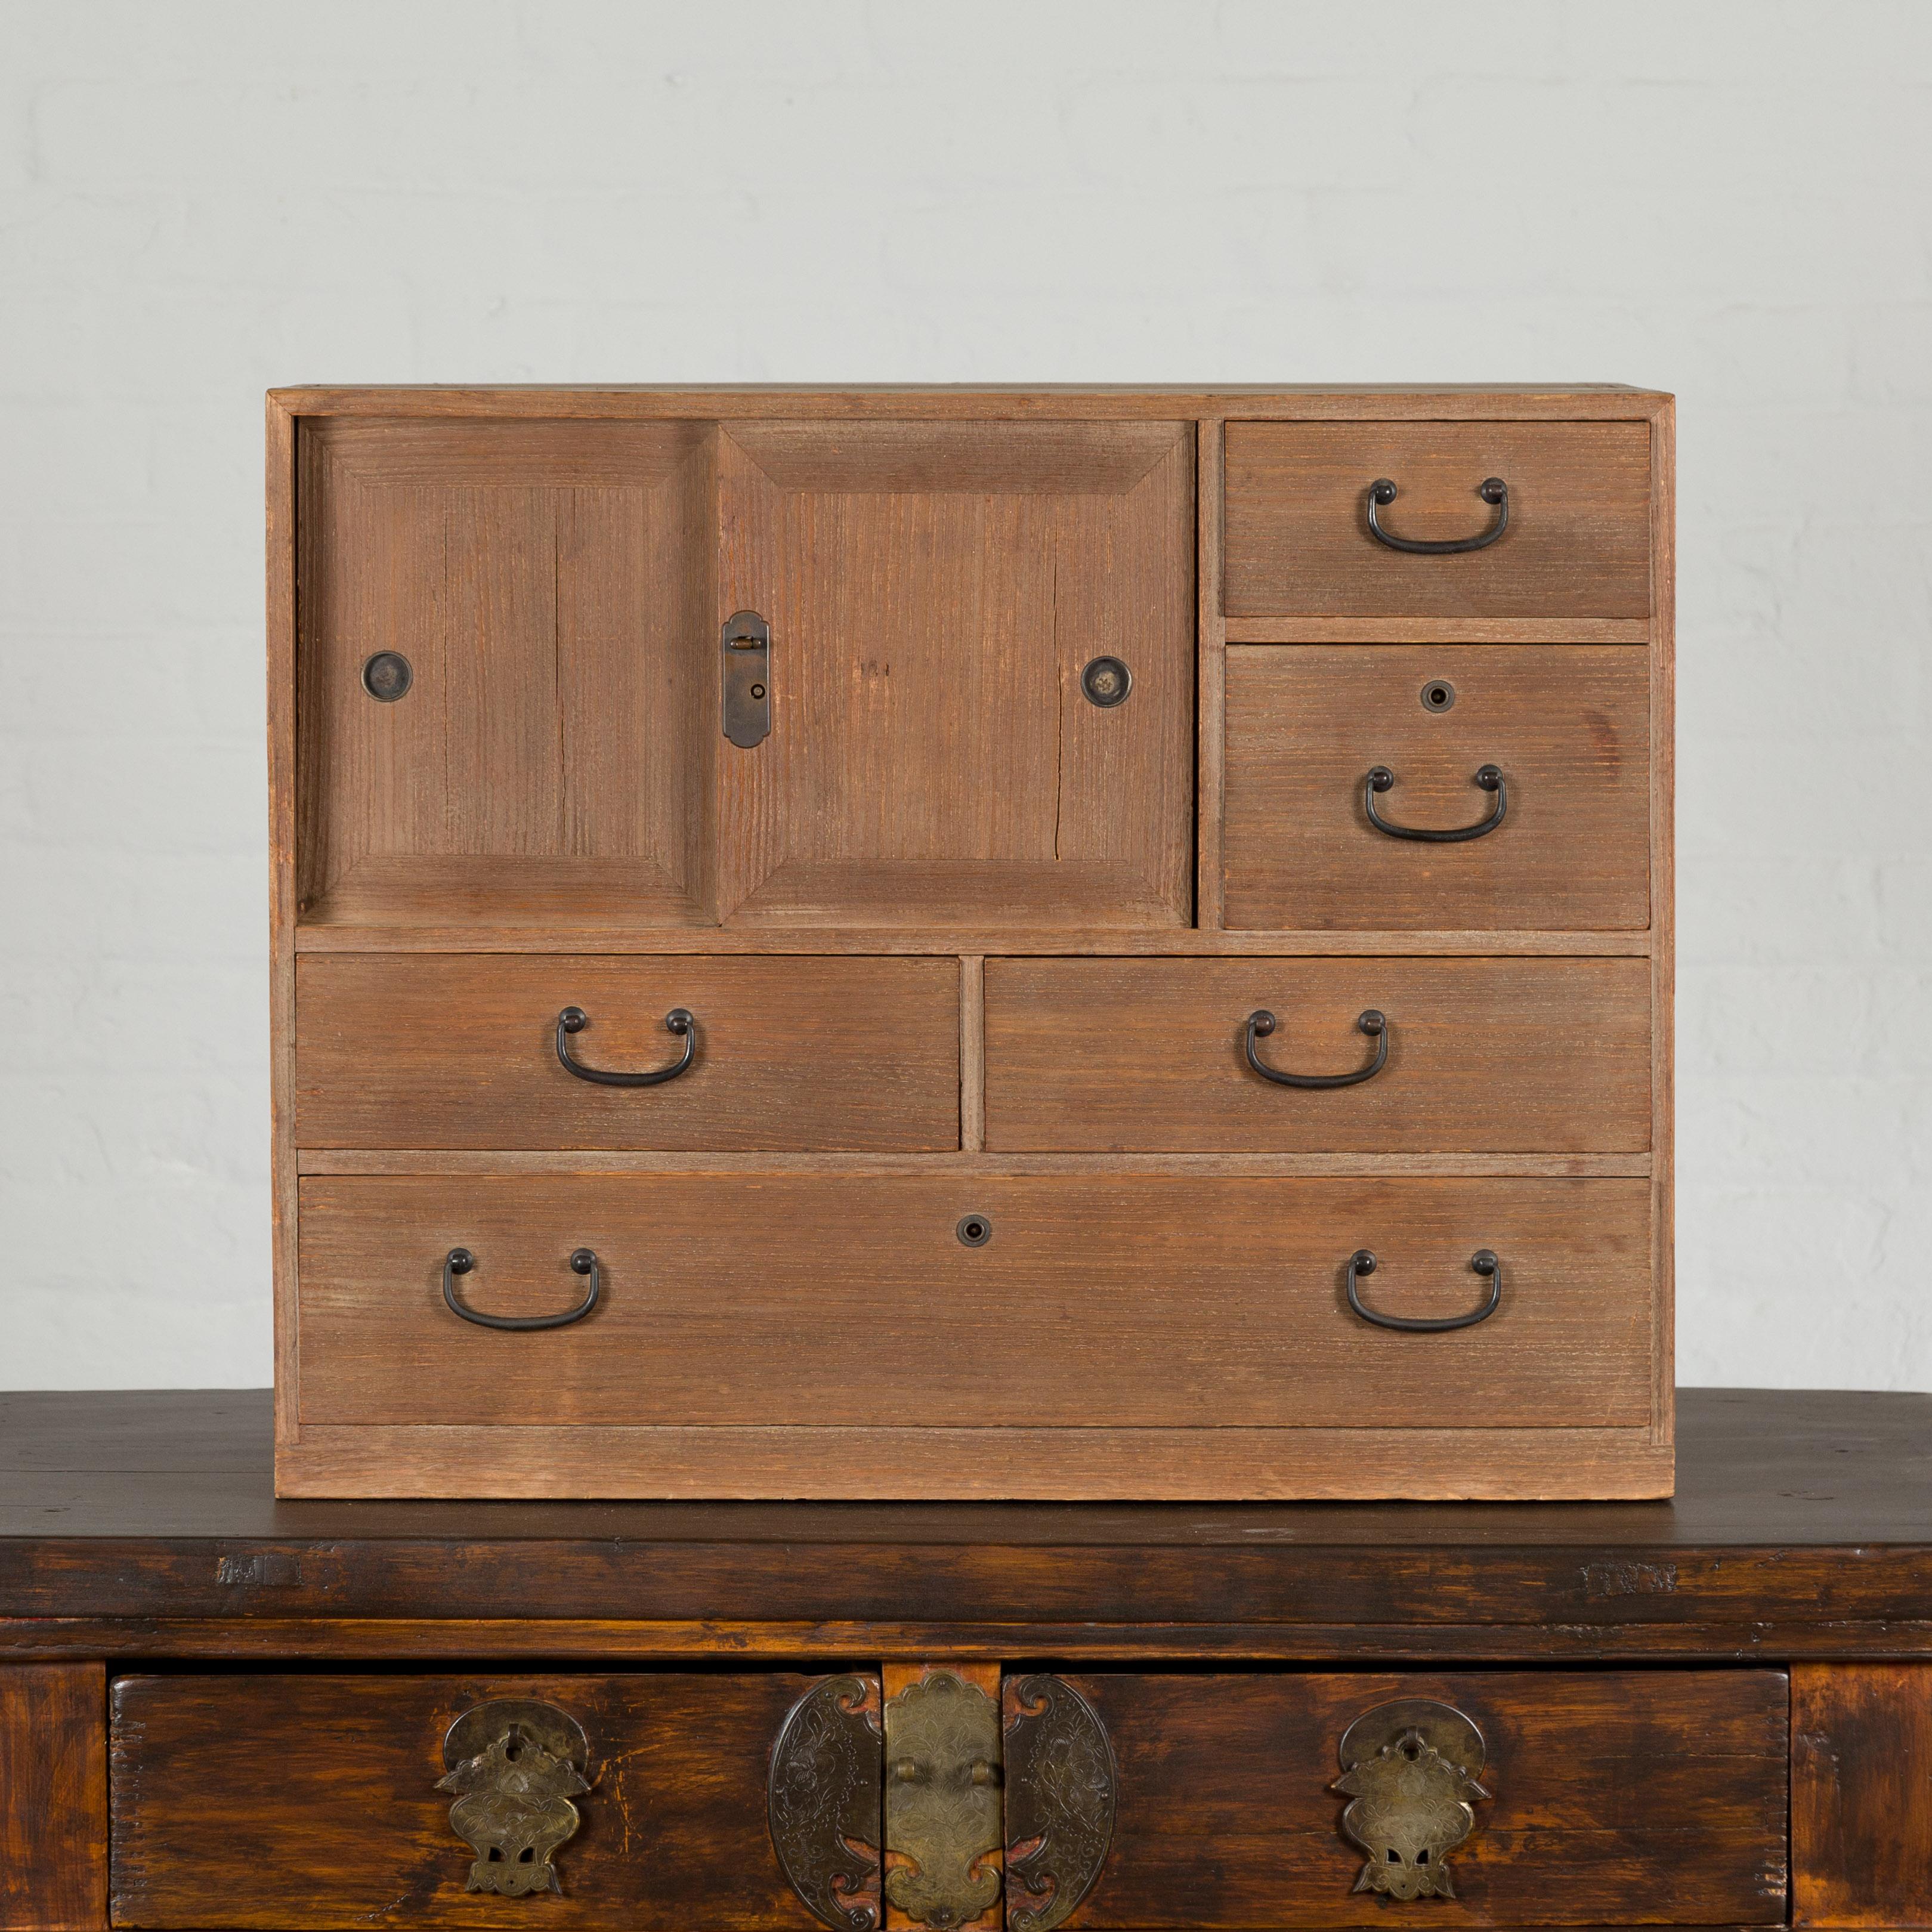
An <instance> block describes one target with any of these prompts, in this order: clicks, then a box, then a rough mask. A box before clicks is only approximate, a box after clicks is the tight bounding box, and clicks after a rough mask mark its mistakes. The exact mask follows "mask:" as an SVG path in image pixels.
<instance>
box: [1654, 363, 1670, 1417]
mask: <svg viewBox="0 0 1932 1932" xmlns="http://www.w3.org/2000/svg"><path fill="white" fill-rule="evenodd" d="M1650 455H1651V517H1652V527H1651V541H1650V558H1651V609H1652V617H1653V629H1652V637H1651V646H1650V659H1651V661H1650V880H1651V885H1650V924H1651V932H1652V946H1651V960H1650V970H1651V1008H1652V1013H1653V1014H1654V1015H1655V1024H1654V1025H1653V1026H1652V1030H1651V1056H1652V1070H1651V1106H1652V1109H1654V1110H1655V1120H1654V1121H1653V1123H1652V1127H1651V1146H1652V1150H1653V1151H1654V1152H1655V1155H1656V1159H1657V1168H1656V1186H1655V1202H1654V1205H1653V1207H1652V1223H1651V1226H1652V1239H1653V1241H1655V1244H1656V1250H1657V1252H1656V1256H1655V1260H1654V1261H1653V1262H1652V1268H1651V1274H1652V1280H1653V1281H1654V1282H1655V1285H1656V1300H1655V1302H1654V1303H1653V1304H1652V1307H1653V1308H1654V1310H1655V1316H1656V1322H1657V1339H1656V1341H1655V1345H1654V1346H1653V1349H1652V1355H1653V1358H1654V1359H1655V1363H1656V1370H1657V1389H1656V1406H1657V1420H1656V1424H1655V1428H1656V1432H1657V1438H1658V1441H1659V1442H1668V1441H1669V1440H1670V1435H1671V1430H1672V1427H1673V1424H1672V1405H1673V1403H1674V1402H1675V1401H1676V1394H1677V1376H1676V1361H1677V1322H1676V1313H1677V1032H1676V1029H1677V1019H1676V1014H1677V1002H1676V986H1677V805H1676V798H1677V407H1676V404H1674V403H1673V402H1671V401H1668V400H1666V401H1664V403H1663V404H1662V405H1661V407H1660V408H1659V410H1658V414H1657V417H1656V419H1655V422H1654V423H1653V424H1652V432H1651V441H1650Z"/></svg>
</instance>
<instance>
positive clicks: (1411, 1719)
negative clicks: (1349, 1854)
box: [1329, 1697, 1490, 1900]
mask: <svg viewBox="0 0 1932 1932" xmlns="http://www.w3.org/2000/svg"><path fill="white" fill-rule="evenodd" d="M1486 1755H1487V1751H1486V1748H1485V1746H1484V1743H1483V1734H1482V1733H1481V1731H1479V1730H1477V1728H1476V1727H1475V1724H1473V1723H1472V1722H1471V1721H1470V1720H1469V1718H1466V1717H1465V1716H1464V1715H1463V1713H1462V1712H1460V1711H1459V1710H1457V1709H1456V1708H1455V1707H1454V1705H1451V1704H1439V1703H1436V1702H1434V1701H1433V1700H1432V1699H1430V1698H1427V1697H1403V1698H1399V1699H1397V1700H1396V1701H1395V1702H1394V1703H1389V1704H1379V1705H1377V1706H1376V1708H1375V1709H1373V1711H1367V1712H1364V1713H1363V1715H1361V1717H1359V1718H1357V1719H1356V1720H1355V1722H1354V1723H1353V1724H1351V1725H1350V1726H1349V1728H1348V1730H1346V1731H1345V1732H1344V1733H1343V1734H1342V1744H1341V1750H1340V1757H1341V1760H1342V1775H1341V1776H1340V1778H1337V1780H1336V1781H1335V1782H1334V1784H1333V1785H1331V1787H1329V1788H1330V1790H1334V1791H1340V1792H1342V1793H1346V1796H1347V1797H1348V1799H1349V1803H1348V1805H1347V1806H1346V1808H1344V1810H1343V1813H1342V1829H1343V1831H1344V1832H1346V1833H1347V1834H1348V1835H1349V1837H1350V1838H1352V1839H1354V1840H1355V1843H1357V1844H1358V1845H1360V1846H1361V1848H1362V1849H1363V1850H1364V1851H1365V1852H1367V1853H1368V1859H1367V1862H1366V1863H1365V1864H1364V1865H1363V1867H1362V1869H1361V1873H1360V1875H1359V1876H1358V1877H1357V1879H1356V1880H1355V1889H1356V1891H1379V1892H1382V1893H1383V1894H1385V1895H1386V1896H1387V1897H1390V1898H1392V1899H1404V1900H1406V1899H1412V1898H1454V1897H1455V1896H1456V1888H1455V1885H1454V1884H1453V1883H1452V1882H1451V1879H1450V1876H1449V1864H1448V1855H1449V1853H1450V1852H1451V1851H1453V1850H1454V1849H1455V1848H1456V1846H1458V1845H1460V1843H1462V1842H1463V1840H1464V1839H1465V1838H1467V1837H1468V1836H1469V1834H1470V1832H1472V1831H1473V1830H1474V1829H1475V1823H1476V1814H1475V1811H1473V1810H1472V1808H1471V1801H1472V1799H1478V1798H1487V1797H1488V1796H1489V1795H1490V1794H1489V1793H1488V1792H1487V1791H1486V1790H1484V1788H1483V1787H1482V1786H1481V1785H1480V1784H1478V1783H1477V1781H1476V1775H1477V1773H1478V1772H1480V1771H1481V1769H1482V1768H1483V1761H1484V1757H1485V1756H1486Z"/></svg>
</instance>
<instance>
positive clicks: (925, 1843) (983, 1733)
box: [885, 1670, 1005, 1932]
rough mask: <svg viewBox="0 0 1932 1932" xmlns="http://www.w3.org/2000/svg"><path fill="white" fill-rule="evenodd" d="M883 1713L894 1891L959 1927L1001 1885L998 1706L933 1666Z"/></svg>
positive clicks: (900, 1903)
mask: <svg viewBox="0 0 1932 1932" xmlns="http://www.w3.org/2000/svg"><path fill="white" fill-rule="evenodd" d="M885 1721H886V1802H885V1825H886V1853H887V1862H888V1864H889V1867H890V1869H889V1870H888V1871H887V1872H886V1901H887V1903H889V1904H892V1905H893V1906H897V1907H898V1909H899V1910H900V1911H901V1912H904V1914H905V1915H906V1916H907V1918H911V1919H913V1920H915V1921H916V1922H917V1923H918V1924H921V1925H929V1926H932V1927H933V1928H934V1932H952V1928H953V1927H956V1926H960V1925H964V1924H966V1923H967V1922H968V1921H969V1920H971V1919H974V1918H978V1917H979V1916H980V1914H981V1913H982V1912H985V1911H986V1909H987V1907H988V1906H990V1905H992V1903H994V1902H995V1900H997V1899H998V1897H999V1895H1000V1853H1001V1849H1003V1847H1004V1843H1005V1833H1004V1830H1003V1829H1002V1817H1001V1811H1002V1808H1001V1772H1002V1769H1003V1761H1002V1758H1001V1750H1000V1735H1001V1734H1000V1707H999V1706H998V1705H997V1704H996V1703H994V1701H993V1700H992V1698H990V1697H988V1696H987V1695H986V1692H985V1691H982V1690H981V1689H980V1687H979V1686H978V1685H977V1684H969V1683H968V1682H966V1680H965V1679H964V1678H962V1677H960V1676H956V1674H955V1673H953V1672H952V1671H950V1670H929V1671H928V1672H927V1673H926V1675H925V1676H923V1677H922V1678H921V1679H919V1681H918V1682H916V1683H914V1684H910V1685H907V1687H906V1688H905V1689H904V1690H903V1691H901V1692H899V1694H898V1696H897V1697H891V1698H889V1699H887V1700H886V1709H885Z"/></svg>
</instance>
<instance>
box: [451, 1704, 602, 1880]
mask: <svg viewBox="0 0 1932 1932" xmlns="http://www.w3.org/2000/svg"><path fill="white" fill-rule="evenodd" d="M443 1763H445V1764H446V1766H448V1767H449V1771H448V1773H447V1775H446V1776H444V1777H443V1778H439V1779H438V1780H437V1787H436V1788H437V1790H439V1791H449V1792H453V1793H455V1796H456V1802H455V1803H454V1804H453V1805H451V1806H450V1808H449V1824H450V1829H451V1830H452V1831H453V1832H455V1834H456V1835H457V1836H458V1838H461V1839H463V1841H464V1842H465V1843H467V1844H468V1846H469V1849H471V1850H472V1852H475V1860H474V1861H473V1862H472V1864H471V1865H470V1867H469V1885H468V1887H467V1889H468V1890H469V1891H494V1892H500V1893H502V1894H503V1895H504V1896H505V1897H508V1898H520V1897H523V1895H524V1894H526V1893H527V1892H532V1891H558V1892H560V1891H562V1889H563V1885H562V1880H561V1879H559V1877H558V1876H557V1870H556V1865H555V1864H553V1862H552V1861H553V1858H555V1856H556V1852H557V1851H558V1849H559V1847H560V1846H562V1845H563V1844H565V1843H567V1842H568V1841H569V1840H570V1839H571V1838H574V1836H575V1835H576V1833H577V1826H578V1825H579V1824H580V1823H581V1822H582V1820H580V1817H579V1816H578V1813H577V1807H576V1806H575V1805H574V1804H572V1803H571V1799H574V1798H577V1797H580V1796H582V1795H583V1793H585V1792H586V1791H588V1790H589V1789H590V1781H589V1778H588V1777H587V1776H586V1772H587V1771H588V1769H589V1745H588V1744H587V1742H586V1740H585V1738H584V1735H583V1726H582V1725H581V1724H579V1723H578V1722H577V1720H576V1719H575V1718H573V1717H572V1716H571V1715H570V1714H569V1712H567V1711H560V1710H559V1709H557V1707H556V1706H555V1705H554V1704H545V1703H539V1702H538V1701H537V1700H535V1699H534V1698H526V1697H497V1698H493V1699H492V1700H490V1702H489V1703H487V1704H478V1705H476V1706H473V1707H472V1709H469V1710H467V1711H466V1712H463V1715H462V1716H461V1717H460V1718H458V1719H457V1721H455V1724H452V1725H451V1726H450V1727H449V1735H448V1736H446V1738H445V1739H443Z"/></svg>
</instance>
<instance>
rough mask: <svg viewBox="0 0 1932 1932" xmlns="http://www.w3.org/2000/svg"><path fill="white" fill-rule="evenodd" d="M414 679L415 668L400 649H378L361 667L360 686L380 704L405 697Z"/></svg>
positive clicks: (393, 701) (390, 702)
mask: <svg viewBox="0 0 1932 1932" xmlns="http://www.w3.org/2000/svg"><path fill="white" fill-rule="evenodd" d="M415 682H416V670H415V667H413V665H412V664H410V661H409V659H408V658H406V657H404V655H403V654H402V652H401V651H378V652H377V653H376V655H374V657H373V658H371V659H370V660H369V661H368V663H367V664H365V665H364V666H363V667H362V688H363V689H364V690H365V691H367V692H368V694H369V695H370V696H371V697H373V698H374V699H375V700H376V701H377V703H380V704H393V703H395V701H396V700H397V699H398V698H399V697H407V696H408V695H409V690H410V685H413V683H415Z"/></svg>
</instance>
